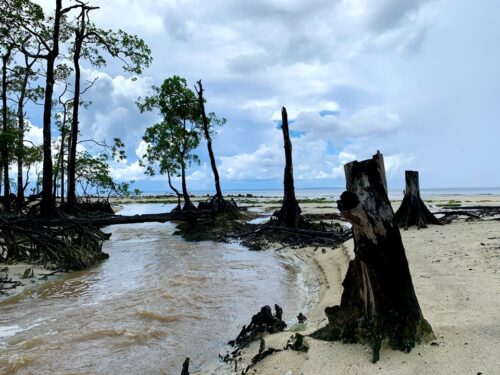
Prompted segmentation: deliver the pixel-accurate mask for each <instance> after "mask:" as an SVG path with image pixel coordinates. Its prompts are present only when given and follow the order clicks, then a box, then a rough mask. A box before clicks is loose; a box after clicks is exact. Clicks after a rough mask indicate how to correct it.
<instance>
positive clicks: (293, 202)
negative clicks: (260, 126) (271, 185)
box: [278, 107, 303, 228]
mask: <svg viewBox="0 0 500 375" xmlns="http://www.w3.org/2000/svg"><path fill="white" fill-rule="evenodd" d="M281 119H282V124H281V130H282V131H283V141H284V148H285V172H284V181H283V185H284V196H283V205H282V206H281V210H280V211H279V214H278V220H279V222H280V224H282V225H285V226H287V227H289V228H298V227H300V226H302V222H303V219H302V216H301V215H300V213H301V210H300V207H299V203H298V202H297V199H296V198H295V187H294V182H293V163H292V142H291V141H290V133H289V131H288V115H287V112H286V108H285V107H283V108H282V109H281Z"/></svg>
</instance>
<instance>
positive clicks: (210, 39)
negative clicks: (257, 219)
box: [30, 0, 500, 191]
mask: <svg viewBox="0 0 500 375" xmlns="http://www.w3.org/2000/svg"><path fill="white" fill-rule="evenodd" d="M37 2H39V3H41V4H43V5H44V7H45V8H46V9H50V6H51V5H52V4H53V3H54V1H51V0H39V1H37ZM68 3H69V1H66V2H65V4H68ZM91 3H92V4H95V5H98V6H100V7H101V9H100V10H98V11H95V12H94V21H95V22H96V23H97V24H98V25H99V26H100V27H103V28H111V29H119V28H121V29H123V30H125V31H127V32H129V33H132V34H137V35H138V36H139V37H141V38H143V39H144V40H145V41H146V43H147V44H148V45H149V46H150V48H151V50H152V52H153V58H154V61H153V64H152V65H151V66H150V67H149V68H148V69H146V70H145V72H144V74H143V75H142V76H140V77H138V79H137V80H135V79H134V78H133V77H131V76H128V75H125V74H124V73H123V72H122V71H121V70H120V64H118V63H112V62H110V64H109V65H108V67H107V68H106V69H105V70H103V71H95V70H93V69H91V68H90V67H89V66H86V67H85V68H84V70H83V73H84V77H85V78H86V79H92V78H93V77H96V76H98V77H99V79H98V80H97V81H96V83H95V84H94V86H93V87H92V89H90V90H89V91H88V93H87V94H86V96H85V100H87V101H91V102H92V105H91V106H90V107H89V108H88V109H87V110H82V112H81V119H80V121H81V125H80V127H81V131H82V137H83V138H88V137H89V136H91V135H92V136H93V137H95V138H96V139H107V140H111V139H113V138H114V137H120V138H122V140H123V141H124V142H125V144H126V146H127V155H128V159H127V163H122V164H117V165H114V166H113V175H114V177H115V178H117V179H119V180H135V181H136V186H137V187H139V188H141V189H142V190H144V191H161V190H163V191H168V187H167V184H166V181H165V178H164V177H161V176H158V177H154V178H152V179H151V178H150V177H148V176H146V175H144V173H143V169H142V168H141V167H140V166H139V163H138V156H140V155H141V154H142V150H144V144H143V142H141V141H142V135H143V134H144V131H145V129H146V128H147V127H148V126H151V125H152V124H153V123H154V122H155V121H156V119H157V115H156V114H152V113H148V114H140V113H139V111H138V109H137V107H136V106H135V101H136V100H137V98H138V97H139V96H141V97H144V96H145V95H147V94H148V93H149V92H150V91H149V90H150V87H151V85H160V84H161V82H162V81H163V80H164V79H166V78H168V77H170V76H172V75H174V74H177V75H180V76H182V77H185V78H186V79H187V80H188V83H189V85H190V86H193V85H194V83H195V82H196V81H197V80H198V79H202V81H203V84H204V88H205V90H206V91H205V96H206V99H207V111H209V112H211V111H213V112H215V113H217V115H218V116H220V117H225V118H226V119H227V124H226V125H225V126H224V127H223V128H222V129H221V130H220V131H219V133H218V134H217V135H216V136H215V137H214V150H215V153H216V159H217V164H218V167H219V173H220V175H221V180H222V187H223V189H227V190H236V189H240V190H241V189H245V188H246V189H248V190H255V189H257V188H260V189H269V188H279V187H280V186H281V184H282V178H283V167H284V154H283V139H282V134H281V130H280V129H279V126H278V125H279V122H278V121H279V119H280V116H279V114H280V109H281V107H282V106H285V107H286V108H287V110H288V113H289V118H290V120H291V123H290V129H291V131H292V135H293V138H292V143H293V159H294V173H295V181H296V186H297V187H298V188H307V187H323V188H327V187H341V186H343V185H344V175H343V164H345V163H347V162H349V161H352V160H356V159H357V160H362V159H366V158H368V157H371V155H372V154H374V153H375V152H376V151H377V150H380V151H381V152H382V153H383V154H384V157H385V161H386V170H387V174H388V180H389V186H390V188H393V189H397V188H401V187H403V186H404V170H406V169H411V170H418V171H419V172H420V181H421V185H422V187H423V188H439V187H498V186H500V167H499V166H498V163H497V161H498V151H497V148H496V147H495V146H496V143H497V142H498V139H500V127H499V126H498V124H497V122H498V118H500V106H499V105H498V98H499V94H500V92H499V91H500V77H499V75H498V73H497V72H496V70H497V69H498V66H500V51H499V49H498V47H496V45H497V40H498V39H499V37H500V25H499V24H498V22H497V21H496V16H495V15H496V14H498V10H500V3H496V2H494V1H492V0H491V1H486V0H485V1H481V2H476V3H474V4H472V3H471V2H456V1H452V0H408V1H398V0H337V1H327V0H287V1H285V0H274V1H273V0H254V1H252V2H247V1H234V0H233V1H231V0H217V1H211V2H207V1H202V0H184V1H176V0H168V1H167V0H166V1H160V0H154V1H139V0H125V1H118V0H107V1H104V0H99V1H97V0H96V1H92V2H91ZM117 9H119V11H117ZM494 10H497V11H496V12H495V11H494ZM118 13H119V14H120V16H119V17H117V16H116V15H117V14H118ZM30 120H31V121H32V122H33V123H34V124H35V125H37V124H40V123H41V121H38V120H37V119H36V118H35V117H32V118H31V119H30ZM205 148H206V145H205V143H203V142H202V144H201V146H200V148H199V154H200V157H201V161H202V162H201V165H200V166H192V167H191V168H190V169H189V179H188V183H189V186H188V187H189V188H190V189H191V190H193V191H200V190H210V189H212V175H211V170H210V166H209V161H208V157H207V154H206V151H205Z"/></svg>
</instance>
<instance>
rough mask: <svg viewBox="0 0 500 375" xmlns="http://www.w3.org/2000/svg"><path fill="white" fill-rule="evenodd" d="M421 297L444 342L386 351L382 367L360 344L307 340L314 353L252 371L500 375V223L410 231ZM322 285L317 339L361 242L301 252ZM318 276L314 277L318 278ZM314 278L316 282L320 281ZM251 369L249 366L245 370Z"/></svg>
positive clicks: (281, 340) (278, 339)
mask: <svg viewBox="0 0 500 375" xmlns="http://www.w3.org/2000/svg"><path fill="white" fill-rule="evenodd" d="M402 236H403V242H404V245H405V249H406V253H407V257H408V260H409V264H410V269H411V274H412V277H413V282H414V285H415V290H416V293H417V296H418V299H419V302H420V305H421V307H422V311H423V314H424V316H425V317H426V319H427V320H428V321H429V322H430V324H431V325H432V327H433V330H434V333H435V335H436V339H435V340H434V341H433V342H432V343H425V344H421V345H418V346H417V347H415V348H414V349H413V350H412V351H411V352H410V353H409V354H405V353H402V352H398V351H393V350H391V349H390V348H388V347H383V348H382V350H381V353H380V361H379V362H378V363H376V364H372V363H371V362H370V359H371V351H370V349H369V348H367V347H364V346H362V345H360V344H342V343H338V342H335V343H329V342H322V341H317V340H313V339H310V338H307V339H306V341H307V343H308V344H309V346H310V350H309V352H308V353H297V352H293V351H284V352H280V353H277V354H274V355H272V356H270V357H268V358H266V359H264V360H263V361H262V362H260V363H259V364H257V366H256V367H255V368H254V369H252V370H251V372H250V373H255V374H266V375H273V374H277V375H278V374H279V375H285V374H286V375H291V374H305V375H307V374H311V375H313V374H317V375H322V374H325V375H326V374H374V373H375V374H377V373H379V374H478V373H482V374H494V373H498V369H499V368H500V356H499V355H498V353H499V352H500V320H499V318H500V277H499V273H498V272H499V265H500V262H499V260H500V258H499V255H500V223H499V222H498V221H496V222H495V221H488V222H486V221H482V222H458V223H453V224H450V225H446V226H442V227H441V226H431V227H429V228H427V229H422V230H416V229H410V230H407V231H402ZM298 255H299V256H300V257H301V258H303V259H305V260H307V262H308V264H309V265H310V266H311V267H312V269H317V270H319V271H320V272H319V273H316V275H317V276H316V278H317V283H318V284H319V285H321V293H320V295H321V298H320V302H319V304H317V305H316V306H314V307H313V308H312V309H310V311H307V312H306V316H307V317H308V324H307V327H306V329H305V330H303V331H302V332H301V333H302V334H309V333H311V332H313V331H315V330H316V329H317V328H318V327H320V326H323V325H324V324H326V316H325V315H324V309H325V307H327V306H331V305H335V304H339V303H340V297H341V294H342V286H341V282H342V280H343V278H344V275H345V272H346V270H347V265H348V262H349V260H350V259H352V258H353V257H354V254H353V241H352V240H350V241H348V242H346V243H345V244H344V246H343V247H342V248H339V249H336V250H331V249H327V250H326V251H325V252H323V251H321V249H318V250H316V251H314V249H311V248H307V249H302V250H300V251H299V252H298ZM312 275H314V273H313V274H312ZM313 277H314V276H313ZM291 335H292V332H283V333H280V334H276V335H271V336H268V337H266V343H267V347H274V348H276V349H280V348H283V347H284V346H285V345H286V342H287V340H288V338H289V337H290V336H291ZM257 352H258V344H257V343H254V344H253V345H252V346H250V348H248V349H247V350H245V351H244V359H245V360H246V363H247V364H248V363H249V361H250V359H251V358H252V357H253V356H254V355H255V354H256V353H257ZM242 365H243V364H242Z"/></svg>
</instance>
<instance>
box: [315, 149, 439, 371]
mask: <svg viewBox="0 0 500 375" xmlns="http://www.w3.org/2000/svg"><path fill="white" fill-rule="evenodd" d="M344 168H345V174H346V181H347V182H346V185H347V191H345V192H344V193H342V195H341V197H340V200H339V201H338V202H337V203H338V208H339V210H340V212H341V213H342V215H343V216H344V217H345V218H346V219H347V220H348V221H349V222H351V223H352V225H353V235H354V245H355V246H354V252H355V258H354V260H352V261H351V262H350V264H349V268H348V270H347V274H346V276H345V279H344V282H343V283H342V285H343V287H344V292H343V294H342V299H341V303H340V306H334V307H328V308H327V309H326V310H325V312H326V314H327V316H328V320H329V323H328V325H327V326H326V327H324V328H322V329H320V330H318V331H317V332H315V333H314V334H313V335H312V337H314V338H318V339H324V340H329V341H336V340H342V341H343V342H349V343H355V342H368V343H369V344H370V345H371V347H372V349H373V359H372V361H373V362H374V363H375V362H376V361H378V359H379V351H380V347H381V344H382V342H383V341H384V340H387V342H388V344H389V345H390V346H391V348H393V349H398V350H401V351H404V352H409V351H410V350H411V349H412V348H413V347H414V346H415V344H416V343H418V342H420V341H421V340H423V339H426V338H431V337H433V334H432V328H431V326H430V325H429V323H427V321H426V320H425V319H424V317H423V315H422V311H421V310H420V306H419V303H418V300H417V297H416V295H415V290H414V288H413V283H412V279H411V275H410V269H409V267H408V261H407V259H406V255H405V250H404V247H403V243H402V240H401V234H400V232H399V228H398V226H397V225H396V224H395V222H394V213H393V210H392V207H391V204H390V202H389V198H388V196H387V188H386V186H387V183H386V180H385V172H384V162H383V156H382V154H380V153H377V155H374V157H373V159H369V160H365V161H362V162H358V161H353V162H351V163H349V164H346V165H345V167H344Z"/></svg>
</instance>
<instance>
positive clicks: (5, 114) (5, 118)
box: [2, 47, 12, 210]
mask: <svg viewBox="0 0 500 375" xmlns="http://www.w3.org/2000/svg"><path fill="white" fill-rule="evenodd" d="M11 53H12V47H8V48H7V51H6V53H5V55H3V56H2V131H3V133H4V144H3V145H2V163H3V180H4V186H3V196H4V203H3V204H4V208H5V209H6V210H9V209H10V197H9V195H10V183H9V145H8V144H7V137H6V135H7V133H8V131H9V108H8V106H7V65H8V64H9V60H10V55H11Z"/></svg>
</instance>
